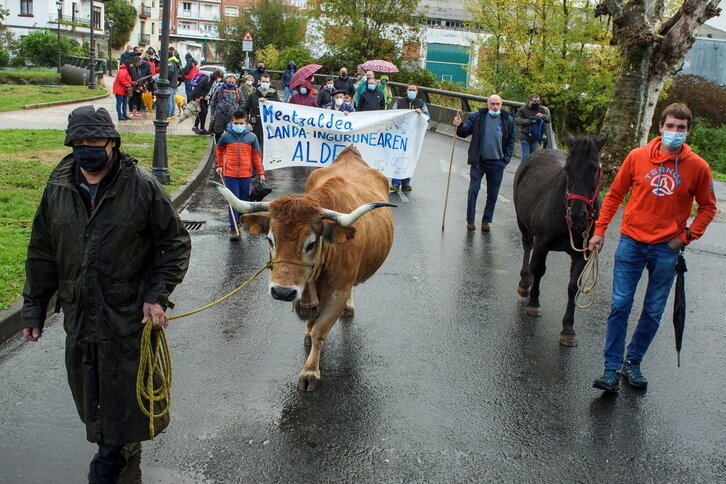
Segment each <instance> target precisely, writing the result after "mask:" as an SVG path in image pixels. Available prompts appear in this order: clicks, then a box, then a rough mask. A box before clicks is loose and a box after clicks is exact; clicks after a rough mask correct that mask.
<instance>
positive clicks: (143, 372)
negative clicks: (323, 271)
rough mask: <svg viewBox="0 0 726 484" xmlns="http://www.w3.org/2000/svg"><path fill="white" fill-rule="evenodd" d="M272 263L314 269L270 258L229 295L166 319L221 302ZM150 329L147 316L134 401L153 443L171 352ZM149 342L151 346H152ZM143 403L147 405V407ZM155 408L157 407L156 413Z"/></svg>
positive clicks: (166, 393)
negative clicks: (145, 421)
mask: <svg viewBox="0 0 726 484" xmlns="http://www.w3.org/2000/svg"><path fill="white" fill-rule="evenodd" d="M272 264H292V265H299V266H305V267H313V266H314V265H313V264H307V263H305V262H293V261H286V260H281V259H278V260H272V257H270V260H269V261H267V264H265V265H264V266H263V267H262V268H261V269H260V270H259V271H257V272H255V274H254V275H253V276H252V277H250V278H249V279H247V280H246V281H245V282H244V283H243V284H242V285H240V286H238V287H237V288H236V289H234V290H233V291H231V292H230V293H228V294H226V295H224V296H222V297H221V298H219V299H217V300H216V301H214V302H212V303H210V304H207V305H206V306H203V307H201V308H199V309H195V310H194V311H189V312H188V313H183V314H177V315H176V316H171V317H170V318H169V319H170V320H171V319H179V318H183V317H186V316H190V315H192V314H196V313H198V312H200V311H204V310H205V309H209V308H211V307H212V306H214V305H216V304H219V303H221V302H222V301H224V300H226V299H228V298H230V297H232V296H233V295H234V294H236V293H237V292H238V291H240V290H241V289H242V288H243V287H245V286H247V284H249V283H250V282H252V281H253V280H254V279H255V278H256V277H257V276H259V275H260V274H262V273H263V272H264V271H265V270H266V269H272ZM293 309H294V305H293ZM153 326H154V325H153V322H152V319H151V317H149V319H148V320H147V321H146V324H145V325H144V329H143V331H142V332H141V355H140V358H139V371H138V372H137V374H136V401H137V402H138V404H139V408H140V409H141V411H142V412H143V413H144V415H146V416H147V417H149V435H150V436H151V440H154V437H155V436H156V435H155V433H154V419H157V418H161V417H163V416H164V415H166V414H167V413H169V408H171V384H172V370H171V353H170V352H169V345H168V343H167V341H166V335H165V334H164V330H163V329H162V328H157V329H154V327H153ZM152 340H153V342H154V344H152ZM154 380H156V382H155V381H154ZM145 402H148V405H147V403H145ZM162 402H164V403H162ZM162 407H163V408H162ZM157 408H161V410H160V411H159V412H158V413H157Z"/></svg>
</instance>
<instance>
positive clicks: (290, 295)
mask: <svg viewBox="0 0 726 484" xmlns="http://www.w3.org/2000/svg"><path fill="white" fill-rule="evenodd" d="M300 294H301V291H300V290H299V288H298V287H297V286H290V287H285V286H278V285H275V284H273V285H271V286H270V295H271V296H272V297H273V298H275V299H277V300H278V301H295V300H297V299H299V297H300Z"/></svg>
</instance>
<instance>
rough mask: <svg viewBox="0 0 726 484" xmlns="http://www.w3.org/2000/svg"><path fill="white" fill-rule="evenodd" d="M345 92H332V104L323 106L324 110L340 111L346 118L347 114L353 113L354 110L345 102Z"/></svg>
mask: <svg viewBox="0 0 726 484" xmlns="http://www.w3.org/2000/svg"><path fill="white" fill-rule="evenodd" d="M344 98H345V92H344V91H333V100H332V102H330V103H328V104H326V105H325V106H323V107H324V108H325V109H332V110H333V111H340V112H342V113H343V114H345V115H346V116H347V115H348V113H354V112H355V109H353V106H351V105H350V104H348V103H347V102H345V100H344Z"/></svg>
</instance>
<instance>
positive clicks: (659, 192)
mask: <svg viewBox="0 0 726 484" xmlns="http://www.w3.org/2000/svg"><path fill="white" fill-rule="evenodd" d="M677 184H678V182H677V181H676V179H675V178H673V177H672V176H671V175H669V174H667V173H663V174H662V175H661V176H657V177H653V178H652V179H651V180H650V186H652V187H654V188H653V193H654V194H655V196H656V197H662V196H664V195H673V190H675V189H676V185H677Z"/></svg>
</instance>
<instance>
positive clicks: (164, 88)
mask: <svg viewBox="0 0 726 484" xmlns="http://www.w3.org/2000/svg"><path fill="white" fill-rule="evenodd" d="M170 5H171V0H164V8H163V9H162V14H161V15H162V17H161V52H159V58H160V60H159V80H158V81H157V83H156V85H157V86H158V87H159V88H158V89H157V90H156V118H155V119H154V126H155V136H154V160H153V162H152V170H151V173H152V174H153V175H154V176H155V177H156V178H157V179H158V180H159V182H160V183H163V184H164V185H167V184H169V181H170V178H169V155H168V152H167V150H166V127H167V125H168V124H169V121H168V120H167V119H166V118H167V112H166V111H167V107H168V105H169V96H171V92H170V91H171V90H170V89H169V86H170V83H169V80H168V79H167V77H168V72H169V67H168V64H169V14H170V7H169V6H170ZM169 114H171V113H169Z"/></svg>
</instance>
